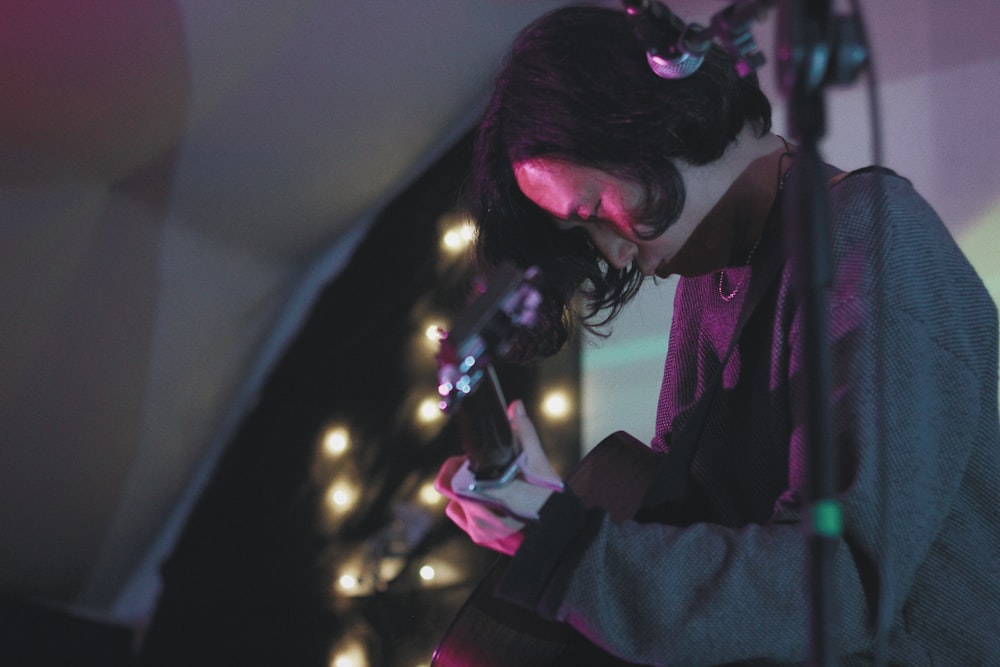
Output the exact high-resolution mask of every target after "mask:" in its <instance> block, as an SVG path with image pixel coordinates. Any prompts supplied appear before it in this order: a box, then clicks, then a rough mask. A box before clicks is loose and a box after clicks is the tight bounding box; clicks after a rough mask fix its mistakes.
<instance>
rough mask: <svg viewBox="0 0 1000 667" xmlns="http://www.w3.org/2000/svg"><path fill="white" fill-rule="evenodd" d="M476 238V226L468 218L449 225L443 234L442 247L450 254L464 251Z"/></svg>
mask: <svg viewBox="0 0 1000 667" xmlns="http://www.w3.org/2000/svg"><path fill="white" fill-rule="evenodd" d="M475 238H476V227H475V225H473V224H472V222H470V221H469V220H467V219H460V220H459V221H458V222H455V223H453V224H451V225H449V226H448V227H447V228H446V229H445V230H444V234H442V236H441V247H442V248H443V249H444V251H445V252H447V253H448V254H450V255H457V254H459V253H460V252H463V251H464V250H465V249H466V248H468V247H469V245H470V244H471V243H472V242H473V240H475Z"/></svg>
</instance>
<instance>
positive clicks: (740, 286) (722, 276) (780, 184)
mask: <svg viewBox="0 0 1000 667" xmlns="http://www.w3.org/2000/svg"><path fill="white" fill-rule="evenodd" d="M783 141H784V140H783ZM788 155H791V152H790V151H789V150H788V143H787V142H786V143H785V152H784V153H782V154H781V157H780V158H778V174H780V177H779V178H778V191H777V193H776V195H775V201H777V196H778V195H780V194H781V191H782V190H783V189H784V187H785V181H786V180H788V174H789V173H791V171H792V168H791V167H789V168H788V169H786V170H785V171H784V173H782V171H781V166H782V162H783V161H784V159H785V156H788ZM766 230H767V225H764V229H762V230H761V232H760V236H758V237H757V240H756V241H754V244H753V247H752V248H750V252H749V254H747V259H746V262H744V263H743V265H744V266H750V262H752V261H753V257H754V254H756V252H757V248H758V247H759V246H760V242H761V239H763V238H764V232H765V231H766ZM725 282H726V269H725V268H724V267H723V268H722V269H720V270H719V297H721V298H722V300H723V301H726V302H729V301H732V300H733V299H735V298H736V295H737V294H739V293H740V290H741V289H743V284H744V283H745V282H746V276H744V277H743V280H741V281H740V282H738V283H736V286H735V287H733V289H732V290H731V291H730V292H729V293H728V294H727V293H726V290H725V289H723V283H725Z"/></svg>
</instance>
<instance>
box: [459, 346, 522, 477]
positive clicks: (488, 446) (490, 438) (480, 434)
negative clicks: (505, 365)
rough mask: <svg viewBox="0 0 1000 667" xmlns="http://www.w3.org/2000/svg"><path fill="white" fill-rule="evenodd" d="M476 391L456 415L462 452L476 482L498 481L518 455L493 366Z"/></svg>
mask: <svg viewBox="0 0 1000 667" xmlns="http://www.w3.org/2000/svg"><path fill="white" fill-rule="evenodd" d="M485 371H486V372H485V377H484V378H483V380H482V381H481V383H480V385H479V387H478V388H477V390H476V391H474V392H472V393H471V394H470V395H468V396H467V397H466V398H465V399H464V400H463V402H462V404H461V405H460V407H459V410H458V413H457V414H456V415H455V419H456V420H457V421H456V424H457V426H458V432H459V437H460V438H461V441H462V450H463V452H464V453H465V455H466V456H467V457H468V459H469V469H470V470H472V472H473V473H474V474H475V475H476V477H477V478H478V479H482V480H492V479H497V478H499V477H500V476H501V475H502V474H503V473H504V471H506V470H507V469H508V468H509V467H510V465H511V464H512V463H513V462H514V459H516V458H517V455H518V454H520V447H518V445H517V442H516V440H515V438H514V434H513V432H512V431H511V428H510V422H509V421H508V419H507V401H506V400H505V399H504V396H503V390H502V389H501V387H500V381H499V378H498V377H497V374H496V371H495V369H494V368H493V366H492V365H489V366H487V368H486V369H485Z"/></svg>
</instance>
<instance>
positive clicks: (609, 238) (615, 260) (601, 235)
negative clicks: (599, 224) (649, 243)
mask: <svg viewBox="0 0 1000 667" xmlns="http://www.w3.org/2000/svg"><path fill="white" fill-rule="evenodd" d="M588 231H590V230H588ZM590 237H591V239H592V240H593V242H594V245H596V246H597V249H598V250H599V251H600V252H601V255H603V256H604V259H605V260H607V262H608V264H610V265H611V266H613V267H615V268H616V269H624V268H625V267H627V266H628V265H629V264H631V263H632V261H633V260H634V259H635V256H636V253H637V252H638V250H639V249H638V248H637V247H636V245H635V244H634V243H632V242H631V241H629V240H628V239H623V238H622V237H620V236H618V235H617V234H615V233H614V232H613V231H611V230H608V229H600V230H593V231H591V235H590Z"/></svg>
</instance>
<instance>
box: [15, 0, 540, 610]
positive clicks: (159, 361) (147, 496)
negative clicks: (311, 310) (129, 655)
mask: <svg viewBox="0 0 1000 667" xmlns="http://www.w3.org/2000/svg"><path fill="white" fill-rule="evenodd" d="M556 4H557V3H555V2H551V1H548V2H543V1H531V0H423V1H421V2H418V3H415V2H398V1H386V2H378V3H369V2H340V1H337V2H331V1H329V0H323V1H320V0H284V1H283V2H280V3H276V2H270V1H267V0H262V1H245V2H239V3H233V2H230V1H228V0H224V1H207V2H206V1H205V0H148V1H146V2H142V3H135V2H133V1H132V0H106V1H104V2H101V3H94V2H90V0H67V1H66V2H62V3H60V5H59V10H58V11H53V10H52V7H51V5H49V4H47V3H34V2H30V1H29V0H25V1H23V2H22V1H14V2H5V3H3V5H2V7H0V63H2V64H0V90H3V91H4V95H3V98H4V101H3V104H0V441H2V442H0V445H2V448H0V534H2V535H3V536H4V537H3V548H2V550H0V590H2V591H3V592H4V593H6V594H11V593H13V594H15V595H24V596H31V597H36V598H39V599H42V600H47V601H54V602H57V603H61V604H69V605H71V606H74V607H76V608H80V609H84V610H87V611H89V612H91V613H97V614H102V615H111V616H115V617H119V618H120V620H126V621H128V620H129V618H128V617H129V616H132V615H136V614H141V613H142V612H143V606H144V605H147V604H148V603H149V597H148V594H149V590H148V579H149V577H148V576H146V577H145V578H143V576H141V575H142V573H143V572H144V571H145V572H146V575H149V572H150V571H154V572H155V567H156V564H157V562H158V560H159V559H160V558H162V556H163V554H164V553H165V552H166V551H167V550H169V546H170V544H171V540H172V538H173V537H174V535H175V534H176V529H177V527H178V526H179V525H180V524H181V523H182V522H183V519H184V516H185V514H186V511H187V510H188V508H189V507H190V503H191V501H192V499H193V498H194V497H196V495H197V492H198V490H199V488H201V485H203V483H204V478H205V476H206V475H207V471H208V470H210V469H211V463H212V461H213V460H214V458H215V457H217V456H218V453H219V450H220V449H221V448H222V446H223V445H224V443H225V442H226V439H227V437H228V436H229V435H230V434H231V432H232V430H233V428H234V426H235V424H236V423H237V421H238V420H239V418H240V416H241V415H242V414H243V413H244V412H245V411H246V409H247V406H248V405H249V404H251V402H252V400H253V395H254V391H255V390H256V389H257V388H258V387H259V385H260V381H261V378H262V377H263V375H264V373H265V372H266V370H267V368H268V367H269V366H270V364H271V363H273V361H274V359H275V358H276V356H277V354H278V353H279V352H280V350H281V349H282V346H283V345H284V344H285V343H286V342H287V341H288V339H289V337H290V336H291V334H292V333H293V332H294V330H295V328H296V326H297V325H298V323H299V321H300V319H301V318H302V316H303V313H304V312H305V309H306V307H307V305H308V303H309V302H310V300H311V299H312V297H313V295H314V294H315V292H316V290H317V289H318V287H319V286H320V285H321V284H322V283H323V282H325V281H326V280H328V279H329V278H330V277H331V276H333V275H335V274H336V271H337V270H338V268H339V267H340V266H341V265H342V263H343V262H344V260H345V259H346V258H347V257H349V256H350V252H351V249H352V248H353V246H354V244H355V243H357V242H358V240H359V239H360V238H361V237H362V236H363V234H364V231H365V230H366V228H367V225H368V224H369V222H370V221H371V220H372V218H373V217H374V215H375V214H376V213H377V212H378V210H379V209H380V207H382V206H383V205H385V204H386V203H387V202H388V201H390V200H391V198H392V197H393V196H394V195H395V194H397V193H398V192H400V191H401V190H402V189H403V188H404V187H405V186H406V185H407V184H408V183H410V182H411V181H412V180H413V179H414V178H415V177H416V176H417V175H418V174H420V173H421V171H422V170H423V169H424V168H425V167H427V166H428V165H429V164H430V163H431V162H432V161H433V160H434V159H435V158H436V157H438V156H439V155H440V154H441V153H442V152H443V151H444V150H445V149H446V148H447V147H448V146H449V145H450V144H451V143H452V142H453V141H454V140H455V139H457V137H458V136H460V135H461V134H462V133H463V132H464V131H465V130H467V129H468V128H469V127H470V125H471V123H472V122H473V120H474V118H475V116H476V114H477V113H478V111H479V108H480V105H481V104H482V102H483V100H484V96H485V94H486V92H487V90H488V86H489V82H490V79H491V74H492V72H493V70H494V68H495V67H496V65H497V62H498V60H499V58H500V56H501V54H502V53H503V52H504V50H505V49H506V47H507V46H508V44H509V42H510V39H511V37H512V36H513V34H514V33H515V32H516V31H517V30H518V29H519V28H520V27H522V26H523V25H524V24H525V23H527V22H528V21H529V20H531V19H532V18H534V17H535V16H537V15H539V14H540V13H542V12H543V11H545V10H546V9H548V8H551V7H553V6H555V5H556ZM122 617H124V618H122Z"/></svg>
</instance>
